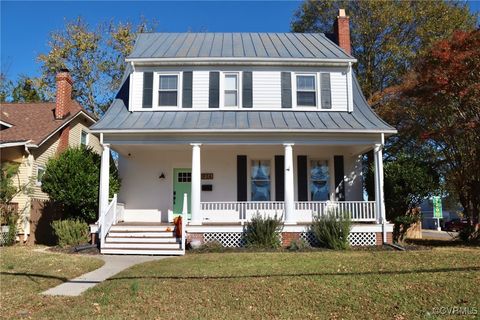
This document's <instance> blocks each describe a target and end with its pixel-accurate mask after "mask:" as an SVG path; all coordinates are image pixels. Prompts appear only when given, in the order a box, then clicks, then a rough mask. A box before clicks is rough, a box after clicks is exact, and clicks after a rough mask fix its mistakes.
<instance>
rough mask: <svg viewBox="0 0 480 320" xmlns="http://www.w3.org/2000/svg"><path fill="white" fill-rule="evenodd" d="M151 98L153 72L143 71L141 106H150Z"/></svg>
mask: <svg viewBox="0 0 480 320" xmlns="http://www.w3.org/2000/svg"><path fill="white" fill-rule="evenodd" d="M152 99H153V72H144V73H143V102H142V108H151V107H152Z"/></svg>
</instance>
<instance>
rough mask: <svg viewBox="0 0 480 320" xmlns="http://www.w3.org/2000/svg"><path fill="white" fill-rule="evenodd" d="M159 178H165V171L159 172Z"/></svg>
mask: <svg viewBox="0 0 480 320" xmlns="http://www.w3.org/2000/svg"><path fill="white" fill-rule="evenodd" d="M158 179H160V180H165V173H163V172H162V173H161V174H160V176H159V177H158Z"/></svg>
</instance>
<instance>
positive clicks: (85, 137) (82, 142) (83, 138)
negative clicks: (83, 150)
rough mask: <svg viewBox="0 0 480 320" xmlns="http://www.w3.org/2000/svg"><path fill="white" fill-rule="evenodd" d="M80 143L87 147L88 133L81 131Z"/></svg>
mask: <svg viewBox="0 0 480 320" xmlns="http://www.w3.org/2000/svg"><path fill="white" fill-rule="evenodd" d="M80 143H81V144H83V145H84V146H86V145H88V132H85V131H83V130H82V136H81V138H80Z"/></svg>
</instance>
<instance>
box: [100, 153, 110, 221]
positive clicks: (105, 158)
mask: <svg viewBox="0 0 480 320" xmlns="http://www.w3.org/2000/svg"><path fill="white" fill-rule="evenodd" d="M102 148H103V151H102V160H101V163H100V194H99V197H98V217H99V220H100V223H101V224H102V222H103V220H102V218H103V217H102V212H103V211H104V210H105V209H106V208H107V207H108V194H109V191H110V145H109V144H102Z"/></svg>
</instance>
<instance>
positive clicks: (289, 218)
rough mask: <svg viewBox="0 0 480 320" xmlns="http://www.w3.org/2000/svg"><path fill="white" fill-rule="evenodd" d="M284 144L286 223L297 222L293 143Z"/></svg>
mask: <svg viewBox="0 0 480 320" xmlns="http://www.w3.org/2000/svg"><path fill="white" fill-rule="evenodd" d="M283 146H284V147H285V179H284V180H285V181H284V182H285V192H284V199H285V224H296V223H297V219H296V216H295V198H294V187H293V150H292V146H293V143H284V144H283Z"/></svg>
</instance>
